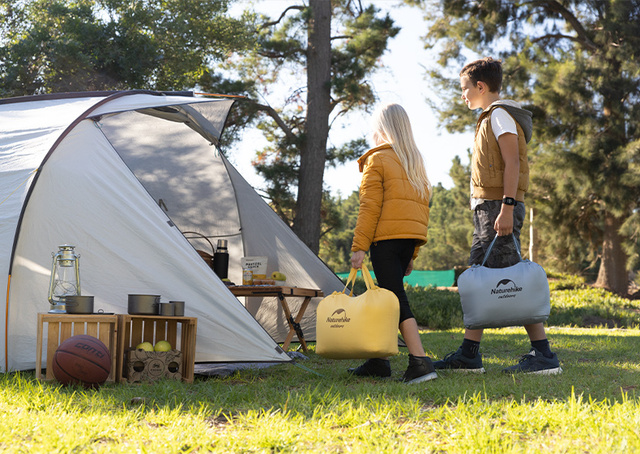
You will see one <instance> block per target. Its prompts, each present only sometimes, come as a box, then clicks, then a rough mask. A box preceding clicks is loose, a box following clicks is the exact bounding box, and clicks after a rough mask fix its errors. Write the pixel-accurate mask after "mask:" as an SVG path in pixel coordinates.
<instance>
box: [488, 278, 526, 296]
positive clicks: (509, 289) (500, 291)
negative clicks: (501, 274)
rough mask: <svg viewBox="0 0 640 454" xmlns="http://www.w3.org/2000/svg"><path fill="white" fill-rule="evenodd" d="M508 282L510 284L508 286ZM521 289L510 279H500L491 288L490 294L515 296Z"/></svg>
mask: <svg viewBox="0 0 640 454" xmlns="http://www.w3.org/2000/svg"><path fill="white" fill-rule="evenodd" d="M509 284H511V285H510V286H509ZM521 291H522V287H518V286H517V285H516V283H515V282H513V281H512V280H511V279H502V280H501V281H500V282H498V283H497V284H496V288H492V289H491V294H492V295H500V296H498V299H501V298H515V297H516V296H517V294H518V293H519V292H521Z"/></svg>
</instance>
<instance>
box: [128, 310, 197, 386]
mask: <svg viewBox="0 0 640 454" xmlns="http://www.w3.org/2000/svg"><path fill="white" fill-rule="evenodd" d="M197 324H198V319H197V318H195V317H175V316H174V317H172V316H161V315H158V316H156V315H129V314H120V315H118V353H117V355H116V358H117V364H116V373H117V381H119V382H126V381H127V377H125V374H126V369H127V365H126V363H125V352H127V351H129V350H130V349H133V348H135V346H136V345H138V344H140V343H142V342H151V344H155V343H156V342H158V341H161V340H166V341H168V342H169V343H170V344H171V346H172V347H173V348H174V349H176V350H180V351H181V352H182V380H183V381H185V382H187V383H192V382H193V373H194V366H195V355H196V331H197Z"/></svg>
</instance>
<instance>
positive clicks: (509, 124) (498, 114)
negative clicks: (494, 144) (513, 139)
mask: <svg viewBox="0 0 640 454" xmlns="http://www.w3.org/2000/svg"><path fill="white" fill-rule="evenodd" d="M491 129H493V135H494V136H496V140H498V137H500V136H501V135H502V134H505V133H508V132H509V133H511V134H515V135H516V136H517V135H518V128H516V121H515V120H514V119H513V117H512V116H511V115H509V114H508V113H507V111H506V110H504V109H503V108H501V107H498V108H497V109H494V111H493V112H491Z"/></svg>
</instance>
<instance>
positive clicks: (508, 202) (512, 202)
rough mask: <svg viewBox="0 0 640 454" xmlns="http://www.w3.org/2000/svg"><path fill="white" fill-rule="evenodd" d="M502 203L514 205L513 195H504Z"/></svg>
mask: <svg viewBox="0 0 640 454" xmlns="http://www.w3.org/2000/svg"><path fill="white" fill-rule="evenodd" d="M502 203H504V204H505V205H511V206H515V204H516V199H514V198H513V197H505V198H503V199H502Z"/></svg>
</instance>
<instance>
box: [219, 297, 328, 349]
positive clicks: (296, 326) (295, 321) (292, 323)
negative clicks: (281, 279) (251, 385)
mask: <svg viewBox="0 0 640 454" xmlns="http://www.w3.org/2000/svg"><path fill="white" fill-rule="evenodd" d="M228 288H229V291H231V293H233V294H234V295H235V296H253V297H259V298H260V297H265V296H275V297H277V298H278V301H279V302H280V305H281V306H282V309H283V310H284V315H285V317H286V319H287V323H288V324H289V334H288V335H287V338H286V339H285V341H284V344H282V349H283V350H284V351H286V350H287V348H289V344H290V343H291V341H292V340H293V335H294V334H296V335H297V336H298V340H299V341H300V345H302V349H303V350H304V351H305V352H307V343H306V342H305V340H304V334H303V333H302V328H301V327H300V321H301V320H302V317H303V316H304V311H305V310H306V309H307V306H308V305H309V303H310V302H311V298H314V297H317V296H320V297H322V296H324V293H322V290H318V289H311V288H300V287H287V286H282V285H232V286H229V287H228ZM287 297H298V298H304V300H303V301H302V304H301V305H300V309H299V310H298V314H297V315H296V316H295V318H294V317H293V315H292V314H291V309H289V303H288V302H287Z"/></svg>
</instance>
